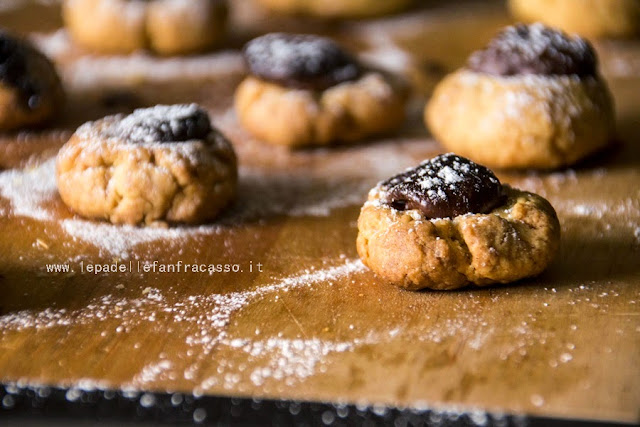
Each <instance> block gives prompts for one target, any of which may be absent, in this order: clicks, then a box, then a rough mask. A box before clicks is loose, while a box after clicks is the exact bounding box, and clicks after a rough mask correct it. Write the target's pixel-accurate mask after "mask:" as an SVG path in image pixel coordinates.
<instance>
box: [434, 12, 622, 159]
mask: <svg viewBox="0 0 640 427" xmlns="http://www.w3.org/2000/svg"><path fill="white" fill-rule="evenodd" d="M425 122H426V124H427V126H428V127H429V129H430V130H431V132H432V134H433V135H434V137H435V138H436V139H438V140H439V141H440V142H441V143H442V145H443V146H445V147H446V148H447V149H448V150H451V151H453V152H455V153H458V154H460V155H463V156H467V157H469V158H471V159H473V160H474V161H477V162H480V163H483V164H486V165H488V166H491V167H498V168H556V167H561V166H567V165H571V164H574V163H576V162H578V161H579V160H581V159H583V158H585V157H587V156H588V155H590V154H592V153H594V152H596V151H598V150H600V149H602V148H604V147H606V146H607V145H609V144H610V143H611V141H612V140H613V138H614V133H615V129H614V110H613V101H612V98H611V94H610V92H609V89H608V88H607V85H606V83H605V82H604V80H603V79H602V78H601V77H600V76H599V74H598V72H597V58H596V54H595V52H594V50H593V48H592V47H591V45H590V44H589V43H588V42H587V41H586V40H584V39H581V38H580V37H577V36H575V37H569V36H567V35H566V34H564V33H562V32H559V31H556V30H553V29H550V28H548V27H545V26H543V25H542V24H533V25H530V26H524V25H520V26H515V27H508V28H506V29H505V30H504V31H503V32H502V33H500V34H499V35H498V36H497V37H496V38H495V39H494V40H493V41H492V42H491V43H490V44H489V46H488V47H487V48H486V49H484V50H480V51H477V52H475V53H474V54H473V55H471V57H470V58H469V61H468V63H467V67H465V68H462V69H460V70H458V71H456V72H454V73H453V74H451V75H449V76H447V77H445V79H444V80H443V81H442V82H440V83H439V84H438V85H437V87H436V88H435V90H434V93H433V95H432V97H431V99H430V101H429V103H428V104H427V106H426V108H425Z"/></svg>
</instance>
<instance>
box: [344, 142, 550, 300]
mask: <svg viewBox="0 0 640 427" xmlns="http://www.w3.org/2000/svg"><path fill="white" fill-rule="evenodd" d="M559 241H560V224H559V222H558V218H557V216H556V213H555V211H554V209H553V207H552V206H551V205H550V204H549V202H547V201H546V200H545V199H543V198H542V197H540V196H538V195H536V194H532V193H527V192H524V191H520V190H517V189H514V188H511V187H509V186H507V185H502V184H501V183H500V181H499V180H498V179H497V178H496V177H495V175H494V174H493V172H491V171H490V170H489V169H487V168H485V167H484V166H480V165H478V164H476V163H473V162H472V161H470V160H468V159H465V158H463V157H459V156H456V155H454V154H445V155H441V156H437V157H435V158H433V159H431V160H427V161H425V162H423V163H421V164H420V165H419V166H418V167H416V168H414V169H409V170H407V171H405V172H404V173H401V174H399V175H397V176H395V177H392V178H390V179H389V180H387V181H384V182H381V183H379V184H378V185H377V186H376V187H375V188H373V189H372V190H371V191H370V192H369V198H368V201H367V202H366V203H365V204H364V206H363V207H362V210H361V212H360V217H359V218H358V238H357V249H358V254H359V255H360V258H361V259H362V261H363V263H364V264H365V265H367V266H368V267H369V268H371V270H373V271H374V273H376V275H377V276H379V277H380V278H382V279H384V280H385V281H387V282H389V283H391V284H393V285H395V286H398V287H401V288H404V289H408V290H418V289H423V288H430V289H440V290H445V289H456V288H460V287H464V286H467V285H477V286H487V285H491V284H496V283H509V282H513V281H516V280H519V279H522V278H525V277H531V276H535V275H537V274H539V273H541V272H542V271H543V270H544V269H545V268H546V267H547V266H548V265H549V263H550V262H551V260H552V259H553V257H554V255H555V253H556V251H557V249H558V246H559Z"/></svg>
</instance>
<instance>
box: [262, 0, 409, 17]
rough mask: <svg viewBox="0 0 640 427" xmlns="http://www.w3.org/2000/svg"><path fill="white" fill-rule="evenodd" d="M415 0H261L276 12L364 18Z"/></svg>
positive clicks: (404, 6) (392, 9)
mask: <svg viewBox="0 0 640 427" xmlns="http://www.w3.org/2000/svg"><path fill="white" fill-rule="evenodd" d="M412 2H413V0H349V1H345V0H259V3H261V4H262V5H263V6H265V7H266V8H268V9H270V10H273V11H275V12H281V13H288V14H300V15H309V16H316V17H322V18H363V17H371V16H379V15H385V14H389V13H394V12H398V11H400V10H402V9H405V8H406V7H407V6H409V5H410V4H411V3H412Z"/></svg>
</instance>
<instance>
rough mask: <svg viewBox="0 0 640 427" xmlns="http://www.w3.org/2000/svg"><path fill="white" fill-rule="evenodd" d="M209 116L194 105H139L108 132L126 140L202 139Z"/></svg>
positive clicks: (205, 133) (180, 140)
mask: <svg viewBox="0 0 640 427" xmlns="http://www.w3.org/2000/svg"><path fill="white" fill-rule="evenodd" d="M211 130H212V127H211V122H210V121H209V115H208V114H207V112H206V111H204V110H203V109H202V108H201V107H199V106H198V105H196V104H190V105H156V106H155V107H152V108H141V109H138V110H135V111H134V112H133V113H132V114H130V115H128V116H126V117H124V118H123V119H122V120H120V121H119V122H116V123H114V125H113V126H112V127H111V129H110V131H109V133H110V135H111V136H115V137H119V138H123V139H125V140H127V141H128V142H143V143H154V142H184V141H189V140H193V139H206V138H207V136H208V135H209V133H210V132H211Z"/></svg>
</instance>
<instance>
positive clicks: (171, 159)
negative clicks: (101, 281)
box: [57, 104, 237, 224]
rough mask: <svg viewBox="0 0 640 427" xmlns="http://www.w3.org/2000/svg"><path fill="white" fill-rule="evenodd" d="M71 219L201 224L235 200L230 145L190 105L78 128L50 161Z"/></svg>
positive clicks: (234, 168)
mask: <svg viewBox="0 0 640 427" xmlns="http://www.w3.org/2000/svg"><path fill="white" fill-rule="evenodd" d="M57 182H58V191H59V193H60V196H61V198H62V200H63V201H64V202H65V203H66V204H67V205H68V206H69V207H70V208H71V209H72V210H74V211H75V212H77V213H79V214H80V215H82V216H85V217H89V218H101V219H106V220H109V221H111V222H112V223H117V224H120V223H124V224H153V223H162V222H168V223H202V222H205V221H207V220H211V219H213V218H215V217H216V216H217V215H218V214H219V213H220V211H221V210H222V209H223V208H224V207H226V206H227V205H228V204H229V202H230V201H231V200H232V199H233V197H234V196H235V192H236V182H237V166H236V157H235V154H234V151H233V148H232V147H231V144H230V143H229V142H228V141H227V140H226V139H225V137H224V136H223V135H222V134H221V133H220V132H218V130H216V129H215V128H213V127H212V126H211V123H210V121H209V116H208V115H207V113H206V112H205V111H204V110H202V109H201V108H200V107H198V106H197V105H195V104H191V105H172V106H162V105H158V106H156V107H153V108H146V109H139V110H136V111H134V112H133V113H132V114H130V115H128V116H122V115H116V116H108V117H105V118H103V119H101V120H98V121H95V122H89V123H85V124H84V125H82V126H81V127H80V128H78V130H77V131H76V132H75V133H74V134H73V136H72V137H71V139H70V140H69V142H67V144H66V145H64V146H63V147H62V149H61V150H60V152H59V153H58V158H57Z"/></svg>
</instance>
